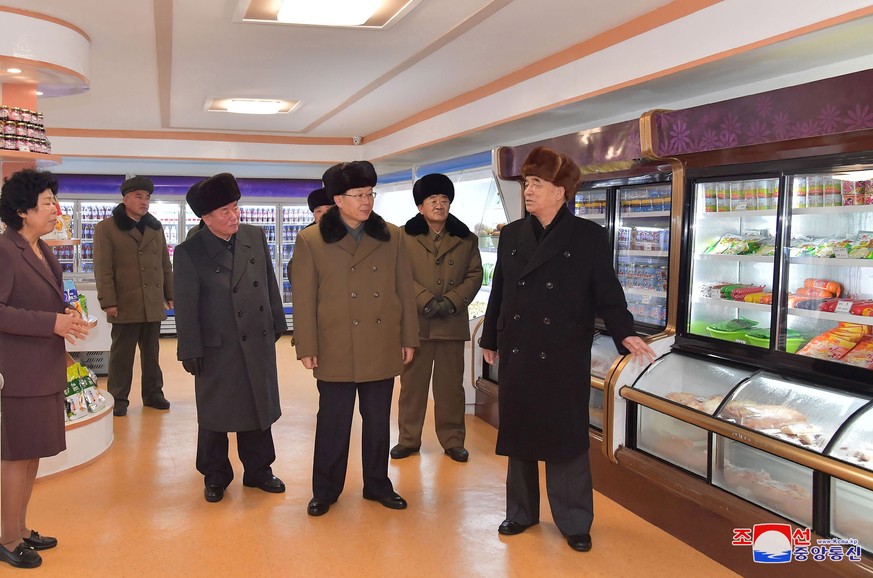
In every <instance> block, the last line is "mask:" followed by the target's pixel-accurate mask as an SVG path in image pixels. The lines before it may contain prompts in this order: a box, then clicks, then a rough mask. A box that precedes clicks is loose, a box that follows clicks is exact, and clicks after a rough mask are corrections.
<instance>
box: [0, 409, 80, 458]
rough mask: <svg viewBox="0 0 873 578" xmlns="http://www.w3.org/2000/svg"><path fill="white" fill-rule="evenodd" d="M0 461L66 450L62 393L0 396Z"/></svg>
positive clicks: (45, 455) (40, 455) (52, 453)
mask: <svg viewBox="0 0 873 578" xmlns="http://www.w3.org/2000/svg"><path fill="white" fill-rule="evenodd" d="M0 411H2V412H3V413H2V415H0V426H2V427H0V430H2V431H0V445H2V448H0V459H3V460H4V461H14V460H31V459H34V458H47V457H49V456H54V455H57V454H59V453H61V452H62V451H64V450H65V449H67V442H66V438H65V429H64V394H63V393H56V394H54V395H44V396H40V397H7V396H5V395H4V396H0Z"/></svg>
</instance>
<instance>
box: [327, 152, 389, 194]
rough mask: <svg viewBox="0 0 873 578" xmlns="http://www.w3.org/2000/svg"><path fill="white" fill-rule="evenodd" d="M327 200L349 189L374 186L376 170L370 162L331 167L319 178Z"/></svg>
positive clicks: (356, 162)
mask: <svg viewBox="0 0 873 578" xmlns="http://www.w3.org/2000/svg"><path fill="white" fill-rule="evenodd" d="M321 182H323V183H324V189H325V191H327V196H328V198H329V199H333V198H334V197H335V196H337V195H343V194H345V192H346V191H348V190H350V189H360V188H362V187H375V186H376V169H375V168H373V164H372V163H371V162H370V161H352V162H350V163H339V164H338V165H333V166H332V167H330V168H329V169H327V170H326V171H324V175H323V176H322V177H321Z"/></svg>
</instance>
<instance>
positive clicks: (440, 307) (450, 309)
mask: <svg viewBox="0 0 873 578" xmlns="http://www.w3.org/2000/svg"><path fill="white" fill-rule="evenodd" d="M456 311H457V309H456V308H455V306H454V305H452V302H451V301H449V300H448V299H446V298H445V297H440V300H439V302H438V303H437V315H439V316H440V317H448V316H449V315H452V314H453V313H455V312H456Z"/></svg>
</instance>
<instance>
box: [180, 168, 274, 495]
mask: <svg viewBox="0 0 873 578" xmlns="http://www.w3.org/2000/svg"><path fill="white" fill-rule="evenodd" d="M186 199H187V201H188V205H189V206H190V207H191V209H192V210H193V211H194V213H195V214H196V215H197V216H198V217H201V218H202V219H203V223H204V227H203V228H202V229H201V230H200V231H199V232H198V233H197V234H196V235H193V236H192V237H191V238H190V239H188V240H187V241H185V242H184V243H182V244H181V245H179V246H178V247H176V252H175V255H174V265H175V267H174V276H175V285H176V288H177V289H178V293H177V298H176V331H177V332H178V350H177V356H178V358H179V360H181V361H182V365H183V366H184V367H185V370H186V371H188V372H189V373H191V374H192V375H194V388H195V394H196V400H197V422H198V425H199V432H198V437H197V470H198V471H199V472H200V473H202V474H203V477H204V483H205V486H206V488H205V490H204V496H205V498H206V501H207V502H218V501H220V500H221V499H222V497H223V496H224V490H225V488H227V486H228V484H230V482H231V480H232V479H233V468H232V467H231V464H230V460H229V459H228V455H227V453H228V439H227V432H236V440H237V448H238V453H239V457H240V460H241V461H242V463H243V468H244V474H243V485H244V486H250V487H255V488H260V489H261V490H264V491H265V492H272V493H281V492H284V491H285V484H283V483H282V480H280V479H279V478H277V477H276V476H274V475H273V470H272V468H271V465H272V463H273V462H274V461H275V459H276V451H275V448H274V446H273V434H272V431H271V429H270V428H271V426H272V424H273V423H274V422H275V421H276V420H278V419H279V416H280V415H281V413H282V412H281V410H280V408H279V380H278V376H277V371H276V347H275V342H276V341H277V340H278V339H279V337H280V336H281V335H282V332H284V331H285V330H286V329H287V325H286V323H285V313H284V311H283V308H282V297H281V295H280V294H279V286H278V284H277V283H276V274H275V271H274V269H273V258H272V256H271V255H270V249H269V246H268V245H267V239H266V237H265V236H264V232H263V230H262V229H260V228H259V227H255V226H253V225H242V224H240V222H239V206H238V201H239V199H240V190H239V185H238V184H237V182H236V179H235V178H234V177H233V175H231V174H229V173H221V174H218V175H215V176H214V177H210V178H208V179H206V180H205V181H202V182H201V183H199V185H197V186H195V187H192V188H191V190H190V191H189V192H188V195H187V197H186Z"/></svg>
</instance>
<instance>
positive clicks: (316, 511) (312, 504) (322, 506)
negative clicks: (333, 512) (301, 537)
mask: <svg viewBox="0 0 873 578" xmlns="http://www.w3.org/2000/svg"><path fill="white" fill-rule="evenodd" d="M328 510H330V502H328V501H327V500H319V499H318V498H312V499H311V500H309V505H308V506H306V513H307V514H309V515H310V516H323V515H325V514H327V511H328Z"/></svg>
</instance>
